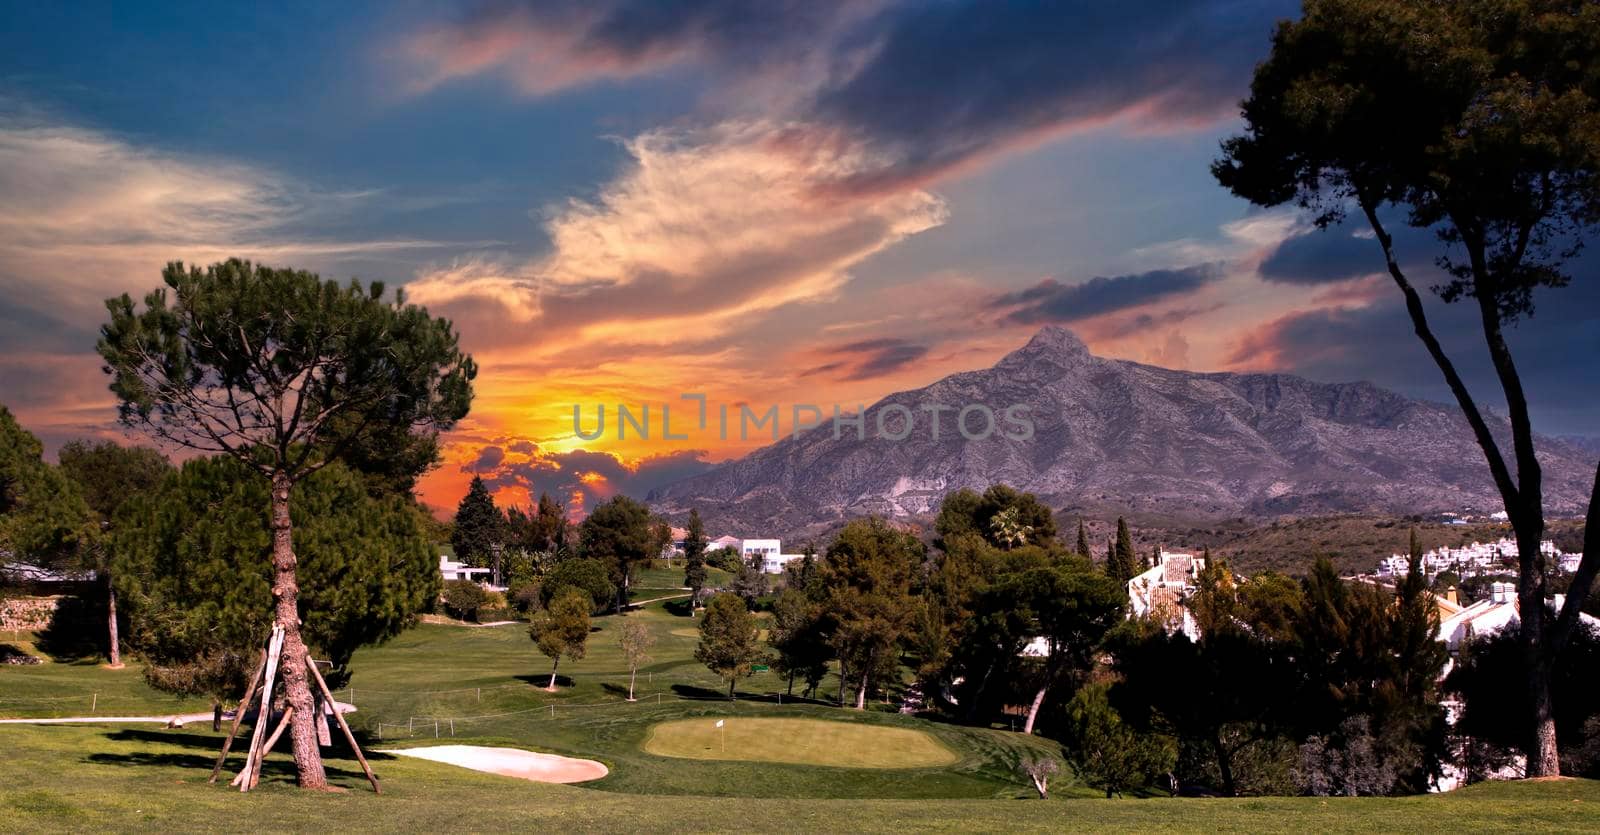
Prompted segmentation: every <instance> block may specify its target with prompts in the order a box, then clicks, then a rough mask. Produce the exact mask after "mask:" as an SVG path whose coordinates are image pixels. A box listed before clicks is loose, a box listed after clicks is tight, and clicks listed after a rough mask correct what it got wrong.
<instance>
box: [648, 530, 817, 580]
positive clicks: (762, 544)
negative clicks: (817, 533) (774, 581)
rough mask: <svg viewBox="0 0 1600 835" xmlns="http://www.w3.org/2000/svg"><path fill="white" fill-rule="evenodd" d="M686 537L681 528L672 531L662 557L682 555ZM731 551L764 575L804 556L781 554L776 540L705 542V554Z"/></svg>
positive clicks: (727, 538)
mask: <svg viewBox="0 0 1600 835" xmlns="http://www.w3.org/2000/svg"><path fill="white" fill-rule="evenodd" d="M687 536H688V531H686V530H684V529H683V528H678V527H674V528H673V529H672V544H671V545H669V546H668V547H667V550H666V551H665V552H663V556H666V557H668V558H670V557H671V556H673V555H676V556H682V555H683V540H684V538H685V537H687ZM722 550H732V551H737V552H739V556H740V558H741V559H743V560H744V561H745V562H746V563H748V564H750V565H753V566H755V567H756V568H759V569H761V571H762V572H763V573H765V574H782V573H783V570H784V569H785V568H787V567H788V565H789V563H792V562H794V561H795V560H799V559H803V558H804V556H805V555H804V554H785V553H783V542H782V541H781V540H777V539H740V538H739V537H736V536H719V537H717V538H716V539H712V540H709V541H707V542H706V553H707V554H710V553H713V552H716V551H722Z"/></svg>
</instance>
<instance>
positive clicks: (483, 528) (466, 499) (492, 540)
mask: <svg viewBox="0 0 1600 835" xmlns="http://www.w3.org/2000/svg"><path fill="white" fill-rule="evenodd" d="M505 536H506V520H505V517H504V516H502V515H501V514H500V509H499V508H497V507H495V505H494V497H492V496H490V495H489V488H488V486H486V485H485V484H484V483H483V479H482V478H481V477H479V476H473V477H472V484H471V486H469V487H468V488H467V494H466V495H465V496H462V497H461V504H459V505H457V506H456V523H455V528H454V530H452V531H451V532H450V545H451V546H452V547H453V548H455V552H456V559H457V560H460V561H461V562H462V563H465V564H466V565H470V566H474V567H477V568H493V567H494V566H492V565H491V563H492V562H493V561H494V558H495V555H496V554H497V553H499V551H500V549H501V547H503V546H504V545H505ZM496 579H499V578H498V577H497V578H496Z"/></svg>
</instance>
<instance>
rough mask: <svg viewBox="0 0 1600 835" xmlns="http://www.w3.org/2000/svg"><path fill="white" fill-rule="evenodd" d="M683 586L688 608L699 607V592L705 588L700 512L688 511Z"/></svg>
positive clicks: (684, 545)
mask: <svg viewBox="0 0 1600 835" xmlns="http://www.w3.org/2000/svg"><path fill="white" fill-rule="evenodd" d="M683 557H684V560H683V584H684V585H686V586H688V587H689V591H690V592H691V594H690V596H689V600H690V603H689V605H690V608H691V609H692V608H693V607H694V606H697V605H699V603H700V591H701V590H702V589H704V588H705V587H706V529H705V525H704V524H703V523H702V522H701V521H700V511H699V510H698V509H690V511H689V526H688V529H687V531H686V533H685V534H684V536H683Z"/></svg>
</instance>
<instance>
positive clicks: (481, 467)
mask: <svg viewBox="0 0 1600 835" xmlns="http://www.w3.org/2000/svg"><path fill="white" fill-rule="evenodd" d="M504 460H506V451H505V450H504V449H501V448H500V447H497V446H486V447H484V448H482V449H480V450H478V457H476V458H474V459H472V460H471V461H469V462H467V463H466V464H463V465H462V466H461V470H462V472H468V473H478V474H480V475H481V474H483V473H492V472H494V470H495V468H496V467H499V466H500V462H502V461H504Z"/></svg>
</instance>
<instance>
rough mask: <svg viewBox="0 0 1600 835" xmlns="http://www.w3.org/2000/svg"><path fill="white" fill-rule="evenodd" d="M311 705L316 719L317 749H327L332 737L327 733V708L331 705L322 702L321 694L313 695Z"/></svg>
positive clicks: (330, 703)
mask: <svg viewBox="0 0 1600 835" xmlns="http://www.w3.org/2000/svg"><path fill="white" fill-rule="evenodd" d="M311 695H312V699H311V705H312V708H313V710H314V711H315V712H314V714H313V715H315V716H316V717H317V747H318V748H327V747H329V746H331V745H333V735H332V734H330V733H328V708H329V706H331V705H332V704H333V703H332V702H328V701H324V700H323V698H322V694H320V693H313V694H311Z"/></svg>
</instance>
